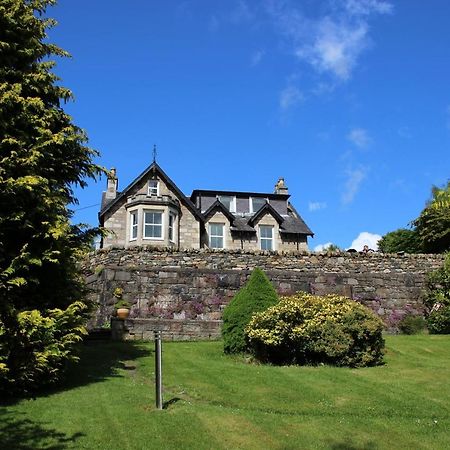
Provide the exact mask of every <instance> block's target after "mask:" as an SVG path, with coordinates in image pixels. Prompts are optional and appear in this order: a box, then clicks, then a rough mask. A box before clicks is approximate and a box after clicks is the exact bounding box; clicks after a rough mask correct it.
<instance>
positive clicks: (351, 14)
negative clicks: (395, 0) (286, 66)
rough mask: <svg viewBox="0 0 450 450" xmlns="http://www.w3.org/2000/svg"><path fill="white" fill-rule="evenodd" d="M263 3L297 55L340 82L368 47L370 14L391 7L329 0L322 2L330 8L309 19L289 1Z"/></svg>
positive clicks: (365, 0)
mask: <svg viewBox="0 0 450 450" xmlns="http://www.w3.org/2000/svg"><path fill="white" fill-rule="evenodd" d="M266 5H267V10H268V12H269V14H270V15H271V17H272V18H273V20H274V21H275V23H276V25H277V27H278V29H279V31H280V33H281V34H282V35H284V36H285V37H286V38H287V39H288V41H290V45H292V47H293V53H294V54H295V55H296V56H297V58H299V59H300V60H301V61H305V62H306V63H308V64H309V65H310V66H312V67H313V69H314V70H316V71H317V72H319V73H328V74H331V75H332V76H333V77H334V78H336V79H337V80H339V81H345V80H348V79H349V78H350V77H351V75H352V72H353V70H354V69H355V67H356V65H357V62H358V58H359V56H360V55H361V53H362V52H363V51H364V50H365V49H366V48H367V47H368V46H369V43H370V39H369V18H370V16H372V15H375V14H387V13H390V12H392V9H393V8H392V5H391V3H389V2H387V1H381V0H340V1H337V0H329V1H328V2H327V3H325V6H326V7H327V6H328V10H329V11H328V12H327V13H325V14H323V15H322V16H321V17H315V18H311V17H306V15H305V14H304V13H303V12H302V11H301V10H299V9H296V8H295V7H293V6H292V5H291V3H290V2H286V1H275V0H272V1H270V0H268V1H267V2H266Z"/></svg>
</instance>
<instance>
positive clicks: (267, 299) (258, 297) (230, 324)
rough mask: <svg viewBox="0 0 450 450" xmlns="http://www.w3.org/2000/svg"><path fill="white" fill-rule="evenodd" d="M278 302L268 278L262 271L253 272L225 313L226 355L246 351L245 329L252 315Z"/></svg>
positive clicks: (224, 346) (224, 345)
mask: <svg viewBox="0 0 450 450" xmlns="http://www.w3.org/2000/svg"><path fill="white" fill-rule="evenodd" d="M277 302H278V296H277V293H276V291H275V289H274V288H273V286H272V284H271V282H270V281H269V279H268V278H267V276H266V275H265V274H264V272H263V271H262V270H261V269H258V268H256V269H255V270H253V272H252V274H251V275H250V278H249V280H248V282H247V284H246V285H245V286H244V287H242V288H241V289H240V290H239V292H238V293H237V294H236V295H235V296H234V298H233V299H232V300H231V302H230V303H229V304H228V305H227V306H226V308H225V309H224V311H223V326H222V337H223V348H224V351H225V353H241V352H244V351H246V350H247V344H246V342H245V335H244V329H245V327H246V325H247V324H248V322H249V321H250V319H251V317H252V315H253V314H254V313H255V312H259V311H264V310H265V309H266V308H268V307H269V306H272V305H275V304H276V303H277Z"/></svg>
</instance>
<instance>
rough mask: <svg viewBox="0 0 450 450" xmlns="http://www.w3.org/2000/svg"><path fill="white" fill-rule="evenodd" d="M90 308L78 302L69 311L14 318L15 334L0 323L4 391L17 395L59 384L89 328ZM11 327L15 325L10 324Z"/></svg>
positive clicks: (0, 371)
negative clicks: (17, 393)
mask: <svg viewBox="0 0 450 450" xmlns="http://www.w3.org/2000/svg"><path fill="white" fill-rule="evenodd" d="M86 312H87V307H86V305H84V303H81V302H75V303H73V304H71V305H70V306H69V307H68V308H67V309H65V310H61V309H52V310H49V311H47V312H46V314H45V315H44V314H43V313H41V312H40V311H38V310H32V311H22V312H20V313H18V314H17V315H15V316H13V317H10V321H11V322H12V321H14V322H15V327H14V329H15V330H16V331H15V334H14V335H11V333H9V332H6V324H5V323H3V322H0V391H3V392H5V393H9V394H13V393H15V392H24V391H31V390H34V389H36V388H37V387H40V386H42V385H49V384H53V383H55V382H57V381H58V380H59V379H60V377H61V375H62V373H63V369H64V368H65V367H66V365H67V363H68V362H69V361H76V360H77V359H78V358H77V357H76V356H75V354H74V347H75V345H76V344H77V343H79V342H80V341H81V340H82V337H83V335H85V334H86V333H87V332H86V328H85V327H84V326H83V324H84V323H85V321H86ZM9 326H11V324H9Z"/></svg>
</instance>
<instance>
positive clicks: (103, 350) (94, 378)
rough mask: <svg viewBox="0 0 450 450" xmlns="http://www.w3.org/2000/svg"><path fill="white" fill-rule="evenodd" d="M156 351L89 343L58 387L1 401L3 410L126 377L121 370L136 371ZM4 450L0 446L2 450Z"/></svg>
mask: <svg viewBox="0 0 450 450" xmlns="http://www.w3.org/2000/svg"><path fill="white" fill-rule="evenodd" d="M153 354H154V351H153V350H151V349H150V348H149V346H148V345H145V344H144V343H141V342H139V343H135V342H111V341H108V342H102V341H98V342H96V341H94V342H89V341H87V342H85V343H83V344H82V346H81V350H80V354H79V357H80V361H79V362H78V363H73V364H70V365H69V367H68V368H67V371H66V374H65V376H64V378H63V379H62V380H61V381H60V382H59V383H58V384H56V385H53V386H50V387H46V388H43V389H41V390H39V391H37V392H32V393H29V394H28V395H23V396H17V397H9V398H6V399H2V400H0V406H8V405H13V404H15V403H17V402H18V401H20V400H22V399H24V398H37V397H46V396H48V395H52V394H54V393H56V392H61V391H66V390H70V389H73V388H76V387H80V386H86V385H88V384H91V383H98V382H101V381H103V380H105V379H107V378H111V377H122V376H124V375H123V374H121V373H120V372H119V369H124V370H134V369H135V368H136V366H137V364H138V363H137V360H139V358H143V357H149V356H152V355H153ZM1 448H3V447H1V446H0V449H1Z"/></svg>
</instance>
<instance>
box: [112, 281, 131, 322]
mask: <svg viewBox="0 0 450 450" xmlns="http://www.w3.org/2000/svg"><path fill="white" fill-rule="evenodd" d="M113 296H114V297H115V298H116V299H117V301H116V304H115V305H114V308H115V309H116V315H117V318H118V319H122V320H125V319H126V318H127V317H128V316H129V315H130V308H131V304H130V302H127V301H126V300H124V298H123V289H122V288H116V289H114V293H113Z"/></svg>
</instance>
